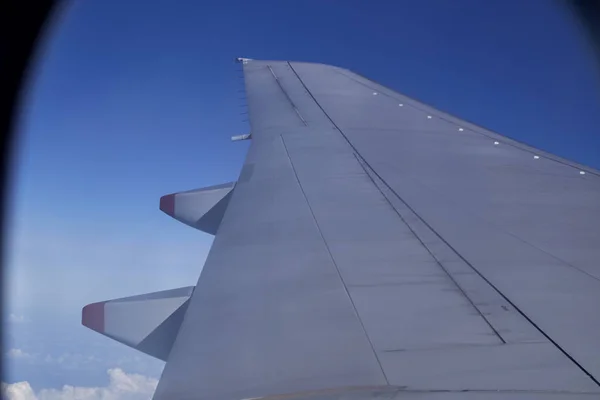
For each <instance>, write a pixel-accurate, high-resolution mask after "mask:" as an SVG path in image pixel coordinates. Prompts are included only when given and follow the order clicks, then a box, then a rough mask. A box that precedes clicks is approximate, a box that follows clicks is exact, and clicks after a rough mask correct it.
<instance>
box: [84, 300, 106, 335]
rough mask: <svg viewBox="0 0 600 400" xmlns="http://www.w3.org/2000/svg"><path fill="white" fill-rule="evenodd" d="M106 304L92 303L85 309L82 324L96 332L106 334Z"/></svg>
mask: <svg viewBox="0 0 600 400" xmlns="http://www.w3.org/2000/svg"><path fill="white" fill-rule="evenodd" d="M104 304H105V302H100V303H92V304H88V305H87V306H85V307H83V310H82V311H81V323H82V324H83V325H84V326H87V327H88V328H90V329H92V330H95V331H96V332H104Z"/></svg>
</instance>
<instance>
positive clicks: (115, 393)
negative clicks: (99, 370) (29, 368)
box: [2, 368, 158, 400]
mask: <svg viewBox="0 0 600 400" xmlns="http://www.w3.org/2000/svg"><path fill="white" fill-rule="evenodd" d="M107 372H108V376H109V379H110V381H109V384H108V385H107V386H104V387H77V386H70V385H64V386H63V388H62V389H42V390H40V391H39V392H37V393H35V392H34V390H33V389H32V387H31V385H30V384H29V382H27V381H24V382H17V383H11V384H6V383H2V396H3V398H5V399H6V400H146V399H151V398H152V394H153V393H154V391H155V390H156V385H157V384H158V380H157V379H154V378H149V377H147V376H144V375H140V374H128V373H126V372H124V371H123V370H122V369H120V368H113V369H109V370H108V371H107Z"/></svg>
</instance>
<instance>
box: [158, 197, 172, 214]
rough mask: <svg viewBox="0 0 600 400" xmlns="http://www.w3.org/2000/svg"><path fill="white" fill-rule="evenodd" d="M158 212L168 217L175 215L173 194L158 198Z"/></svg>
mask: <svg viewBox="0 0 600 400" xmlns="http://www.w3.org/2000/svg"><path fill="white" fill-rule="evenodd" d="M159 207H160V210H161V211H162V212H164V213H165V214H167V215H169V216H171V217H172V216H173V215H175V194H167V195H164V196H162V197H161V198H160V206H159Z"/></svg>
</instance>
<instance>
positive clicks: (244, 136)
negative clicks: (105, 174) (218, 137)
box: [231, 133, 252, 142]
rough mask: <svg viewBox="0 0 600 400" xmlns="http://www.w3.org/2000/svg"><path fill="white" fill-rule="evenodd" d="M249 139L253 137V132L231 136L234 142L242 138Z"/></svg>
mask: <svg viewBox="0 0 600 400" xmlns="http://www.w3.org/2000/svg"><path fill="white" fill-rule="evenodd" d="M248 139H252V134H251V133H246V134H244V135H236V136H232V137H231V141H232V142H238V141H240V140H248Z"/></svg>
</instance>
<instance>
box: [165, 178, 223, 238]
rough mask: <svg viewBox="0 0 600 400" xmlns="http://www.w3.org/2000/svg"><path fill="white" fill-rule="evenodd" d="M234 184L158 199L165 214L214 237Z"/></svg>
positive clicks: (173, 194) (169, 195) (168, 195)
mask: <svg viewBox="0 0 600 400" xmlns="http://www.w3.org/2000/svg"><path fill="white" fill-rule="evenodd" d="M234 187H235V182H229V183H225V184H222V185H215V186H209V187H206V188H202V189H195V190H189V191H186V192H179V193H172V194H167V195H165V196H162V197H161V198H160V209H161V211H162V212H164V213H165V214H167V215H169V216H171V217H173V218H175V219H176V220H177V221H179V222H183V223H184V224H186V225H189V226H191V227H192V228H196V229H199V230H201V231H203V232H206V233H210V234H211V235H214V234H216V233H217V229H219V225H220V224H221V220H222V219H223V215H224V214H225V210H226V209H227V205H228V204H229V199H230V198H231V195H232V193H233V189H234Z"/></svg>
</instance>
